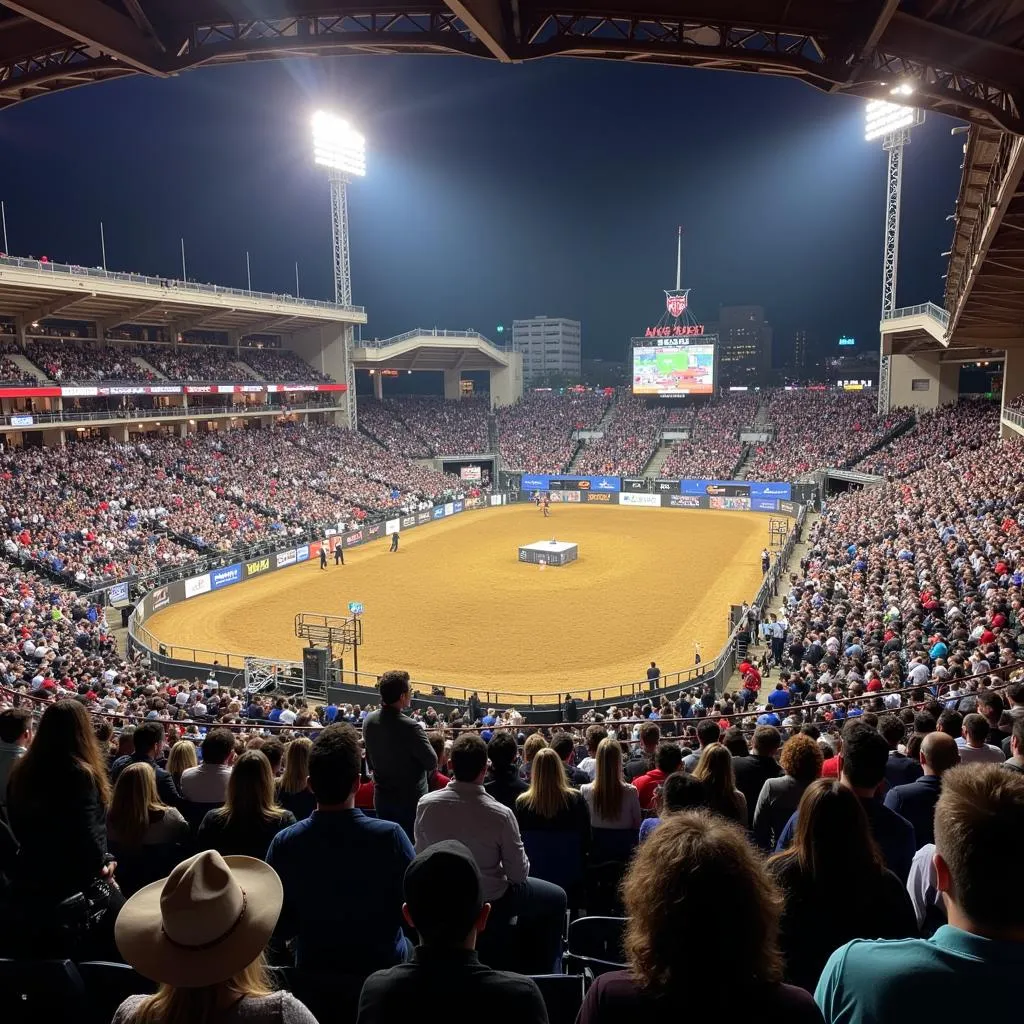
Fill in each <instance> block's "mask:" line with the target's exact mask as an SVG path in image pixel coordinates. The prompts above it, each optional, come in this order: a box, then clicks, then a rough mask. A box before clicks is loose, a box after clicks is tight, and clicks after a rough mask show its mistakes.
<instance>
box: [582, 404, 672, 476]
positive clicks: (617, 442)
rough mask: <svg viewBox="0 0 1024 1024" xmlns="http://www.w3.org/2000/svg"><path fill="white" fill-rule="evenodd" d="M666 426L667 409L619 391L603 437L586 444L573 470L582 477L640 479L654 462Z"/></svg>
mask: <svg viewBox="0 0 1024 1024" xmlns="http://www.w3.org/2000/svg"><path fill="white" fill-rule="evenodd" d="M664 427H665V410H664V409H662V408H660V407H658V406H651V405H650V404H648V402H647V401H645V399H643V398H638V397H637V396H636V395H633V394H632V393H629V392H620V393H619V395H618V398H617V400H616V402H615V406H614V409H613V411H612V416H611V420H610V421H609V422H608V424H607V425H606V426H605V428H604V436H603V437H600V438H597V439H596V440H592V441H585V442H584V443H583V447H582V448H581V449H580V452H579V454H578V455H577V456H576V462H575V463H574V465H573V471H574V472H576V473H580V474H582V475H589V474H608V475H616V476H637V475H639V474H640V473H642V472H643V470H644V467H645V466H646V465H647V463H648V462H650V461H651V456H652V455H653V454H654V452H655V450H656V449H657V447H658V444H659V442H660V440H661V432H662V430H663V429H664Z"/></svg>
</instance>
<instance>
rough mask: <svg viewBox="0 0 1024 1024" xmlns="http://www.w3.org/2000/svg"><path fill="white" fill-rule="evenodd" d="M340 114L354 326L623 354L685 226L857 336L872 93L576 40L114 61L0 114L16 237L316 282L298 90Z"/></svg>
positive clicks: (870, 263)
mask: <svg viewBox="0 0 1024 1024" xmlns="http://www.w3.org/2000/svg"><path fill="white" fill-rule="evenodd" d="M318 106H326V107H332V108H333V109H335V110H337V111H338V112H339V113H344V114H347V115H349V116H350V117H351V120H352V121H353V122H354V123H355V124H356V125H357V126H358V127H359V128H360V129H361V130H362V131H363V132H364V133H365V134H366V136H367V142H368V166H369V171H368V176H367V178H366V179H365V180H364V181H361V182H358V183H356V184H355V185H354V186H353V187H352V188H351V190H350V219H351V228H352V235H351V238H352V260H353V290H354V295H355V300H356V301H357V302H359V303H361V304H363V305H365V306H366V307H367V310H368V313H369V317H370V325H369V328H368V330H369V333H370V334H374V335H379V336H382V337H383V336H387V335H390V334H395V333H398V332H400V331H404V330H407V329H409V328H411V327H415V326H423V327H429V326H434V325H436V326H438V327H448V328H453V329H463V328H467V327H473V328H476V329H478V330H480V331H482V332H484V333H486V334H492V335H493V329H494V326H495V324H497V323H498V322H499V321H504V322H505V323H508V322H509V321H511V320H512V319H513V318H515V317H518V316H533V315H536V314H548V315H563V316H571V317H577V318H579V319H581V320H582V321H583V338H584V342H583V344H584V355H586V356H613V357H615V356H619V355H620V354H621V352H622V350H623V346H624V344H625V339H626V338H628V337H629V336H630V334H632V333H636V331H637V330H638V329H640V328H642V327H643V326H645V325H646V324H647V323H653V322H656V321H657V319H658V318H659V316H660V315H661V312H662V310H663V306H664V300H663V296H662V289H663V288H665V287H671V286H672V284H673V283H674V281H673V279H674V274H675V228H676V225H677V224H680V223H681V224H683V225H684V228H685V231H686V242H685V248H686V251H685V254H684V265H685V267H684V278H685V280H684V284H687V285H689V286H691V287H692V288H693V293H692V295H691V305H692V308H693V310H694V312H695V313H696V314H697V315H698V317H699V318H700V319H706V320H712V319H714V318H715V316H716V314H717V307H718V305H719V304H720V303H723V304H728V303H758V304H762V305H764V306H765V307H767V310H768V315H769V319H770V320H771V322H772V323H773V325H774V326H775V328H776V337H777V339H778V341H777V346H778V348H780V349H783V350H784V349H785V346H786V343H787V338H788V335H789V334H790V333H791V332H792V331H793V330H794V329H796V328H799V327H805V328H808V329H810V330H812V331H814V332H815V333H816V334H817V335H818V336H819V338H820V339H821V340H822V343H823V344H827V345H828V347H829V348H831V346H832V345H833V344H834V342H835V340H836V339H837V338H838V336H839V335H840V334H844V333H852V334H854V335H855V336H856V337H857V338H858V339H866V340H868V341H869V343H870V344H874V338H875V337H877V333H876V332H877V321H878V309H879V306H880V291H881V245H882V220H883V202H884V194H885V170H884V168H885V155H884V154H883V152H882V150H881V147H880V146H879V145H877V144H867V143H865V142H864V141H863V136H862V128H861V125H862V119H863V102H862V101H859V100H854V99H848V98H845V97H834V96H827V95H824V94H821V93H818V92H816V91H814V90H812V89H810V88H808V87H807V86H804V85H802V84H800V83H798V82H794V81H785V80H781V79H773V78H767V77H756V76H744V75H737V74H728V73H724V72H712V71H688V70H687V71H683V70H676V69H669V68H653V67H636V66H628V67H627V66H625V65H621V64H607V63H604V64H603V63H599V62H594V61H570V60H561V61H547V62H538V63H532V64H528V65H523V66H515V67H506V66H501V65H497V64H491V63H485V62H482V61H474V60H470V59H468V58H456V57H450V58H447V57H446V58H442V57H405V58H397V57H380V58H373V57H354V58H348V59H340V60H330V61H295V62H288V63H278V64H274V63H262V64H254V65H247V66H237V67H225V68H215V69H206V70H199V71H193V72H188V73H186V74H184V75H182V76H181V77H180V78H178V79H174V80H169V81H156V80H146V79H142V78H135V79H125V80H122V81H119V82H113V83H109V84H106V85H99V86H89V87H87V88H83V89H77V90H73V91H71V92H68V93H65V94H62V95H57V96H53V97H49V98H43V99H39V100H34V101H32V102H30V103H27V104H24V105H22V106H19V107H15V108H13V109H10V110H6V111H3V112H2V113H0V147H2V150H3V152H4V153H5V158H4V160H3V161H2V163H0V198H3V199H4V200H5V202H6V206H7V224H8V234H9V241H10V248H11V250H12V252H14V253H20V254H27V253H30V252H31V253H33V254H35V255H40V254H46V255H48V256H49V257H50V258H52V259H56V260H61V261H67V262H77V263H88V264H97V263H99V261H100V253H99V233H98V227H97V225H98V222H99V221H100V220H103V221H104V224H105V228H106V240H107V258H108V264H109V266H110V267H111V268H112V269H114V268H116V269H126V270H128V269H131V270H138V271H141V272H145V273H156V274H165V275H168V276H177V275H179V274H180V255H179V246H178V238H179V236H181V235H184V237H185V246H186V253H187V257H188V270H189V276H190V277H194V278H197V279H199V280H203V281H216V282H219V283H224V284H232V285H240V286H243V287H244V285H245V251H246V249H248V250H249V251H250V253H251V261H252V274H253V287H254V288H260V289H265V290H271V291H289V292H290V291H292V290H293V289H294V269H293V268H294V261H295V260H298V261H299V265H300V276H301V290H302V293H303V294H304V295H308V296H314V297H322V298H328V297H330V296H331V294H332V284H331V268H330V222H329V203H328V187H327V182H326V180H325V177H324V176H323V175H322V174H321V173H320V171H319V170H318V169H316V168H314V167H313V166H312V159H311V155H310V142H309V115H310V113H311V112H312V111H313V110H314V109H315V108H317V107H318ZM954 123H955V122H952V121H950V120H948V119H946V118H942V117H938V116H930V119H929V121H928V123H926V124H925V126H924V127H923V128H922V129H918V130H916V132H915V136H914V141H913V143H912V144H911V146H910V147H909V149H908V150H907V159H906V173H905V177H904V205H903V233H902V244H901V252H902V260H901V265H900V288H899V302H900V303H901V304H909V303H915V302H921V301H925V300H927V299H932V300H936V301H941V297H942V280H941V275H942V273H943V272H944V270H945V260H944V259H943V258H942V257H941V255H940V253H941V252H942V251H943V250H944V249H946V248H947V247H948V243H949V240H950V237H951V226H952V225H951V224H950V223H947V222H946V221H945V217H946V215H947V214H948V213H951V212H952V211H953V209H954V204H955V201H956V191H957V186H958V182H959V163H960V156H961V143H962V139H961V138H959V137H955V138H951V137H950V134H949V130H950V128H951V127H953V125H954Z"/></svg>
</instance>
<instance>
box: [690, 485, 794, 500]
mask: <svg viewBox="0 0 1024 1024" xmlns="http://www.w3.org/2000/svg"><path fill="white" fill-rule="evenodd" d="M722 488H725V489H724V490H723V489H722ZM679 490H680V493H682V494H717V495H720V496H724V495H732V496H735V497H751V498H784V499H786V500H787V501H789V500H790V499H791V498H792V497H793V486H792V484H789V483H786V482H784V481H772V482H765V483H762V482H759V481H755V480H680V481H679Z"/></svg>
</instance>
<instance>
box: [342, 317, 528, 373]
mask: <svg viewBox="0 0 1024 1024" xmlns="http://www.w3.org/2000/svg"><path fill="white" fill-rule="evenodd" d="M352 362H353V363H354V364H355V365H356V366H357V367H358V368H359V369H361V370H408V371H410V372H412V371H413V370H460V371H461V370H466V371H470V370H500V369H504V368H505V367H507V366H508V365H509V364H510V362H511V360H510V359H509V356H508V354H507V352H506V351H505V350H504V349H502V348H501V347H499V346H498V345H495V344H494V342H493V341H490V340H489V339H488V338H485V337H484V336H483V335H482V334H479V333H478V332H477V331H443V330H438V329H437V328H429V329H425V328H422V327H417V328H415V329H414V330H411V331H406V332H405V334H399V335H396V336H395V337H394V338H383V339H379V340H374V341H365V340H364V341H358V342H356V343H355V350H354V351H353V353H352Z"/></svg>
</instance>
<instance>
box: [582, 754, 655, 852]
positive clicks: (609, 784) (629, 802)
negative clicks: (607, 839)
mask: <svg viewBox="0 0 1024 1024" xmlns="http://www.w3.org/2000/svg"><path fill="white" fill-rule="evenodd" d="M596 761H597V768H596V771H595V773H594V781H593V782H591V783H588V784H587V785H585V786H581V787H580V792H581V793H582V794H583V799H584V800H585V801H586V803H587V807H588V808H589V810H590V824H591V825H592V826H593V827H594V828H617V829H630V830H632V831H633V832H636V831H637V830H638V829H639V828H640V819H641V811H640V794H639V793H637V791H636V786H631V785H630V784H629V783H628V782H623V781H622V747H621V745H620V744H619V741H618V740H616V739H612V738H611V737H610V736H609V737H606V738H605V739H603V740H601V743H600V745H599V746H598V748H597V759H596Z"/></svg>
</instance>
